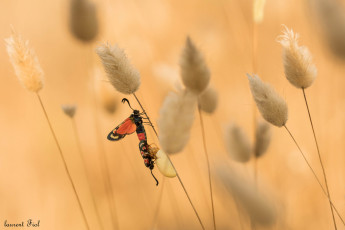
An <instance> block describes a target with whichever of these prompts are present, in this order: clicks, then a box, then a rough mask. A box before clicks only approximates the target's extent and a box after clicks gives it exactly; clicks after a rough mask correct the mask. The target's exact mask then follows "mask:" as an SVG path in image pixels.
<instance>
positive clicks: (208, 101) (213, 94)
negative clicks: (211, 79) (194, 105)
mask: <svg viewBox="0 0 345 230" xmlns="http://www.w3.org/2000/svg"><path fill="white" fill-rule="evenodd" d="M198 104H199V107H200V109H201V110H202V111H204V112H205V113H210V114H212V113H214V111H215V110H216V108H217V105H218V93H217V91H216V90H215V89H214V88H212V87H208V88H207V89H206V90H205V91H204V92H203V93H201V95H200V96H199V99H198Z"/></svg>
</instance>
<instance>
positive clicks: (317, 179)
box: [284, 125, 345, 226]
mask: <svg viewBox="0 0 345 230" xmlns="http://www.w3.org/2000/svg"><path fill="white" fill-rule="evenodd" d="M284 128H285V129H286V131H287V132H288V133H289V135H290V137H291V138H292V140H293V141H294V142H295V144H296V146H297V148H298V150H299V151H300V153H301V154H302V156H303V158H304V161H305V162H306V163H307V165H308V167H309V169H310V170H311V172H312V173H313V175H314V178H315V179H316V181H317V183H318V184H319V185H320V187H321V189H322V191H323V193H324V194H325V196H326V197H327V198H328V200H329V202H330V204H331V205H332V207H333V209H334V210H335V212H336V213H337V215H338V216H339V218H340V219H341V221H342V222H343V225H344V226H345V222H344V220H343V218H342V217H341V215H340V214H339V212H338V210H337V208H336V207H335V206H334V204H333V202H332V201H331V199H330V197H329V196H328V194H327V192H326V190H325V189H324V187H323V186H322V184H321V182H320V180H319V178H318V177H317V175H316V173H315V171H314V169H313V168H312V167H311V165H310V163H309V161H308V160H307V158H306V156H305V155H304V153H303V152H302V150H301V148H300V147H299V145H298V143H297V141H296V139H295V138H294V136H293V135H292V133H291V132H290V130H289V129H288V128H287V126H286V125H284Z"/></svg>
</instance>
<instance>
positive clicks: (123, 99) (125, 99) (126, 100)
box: [121, 98, 134, 110]
mask: <svg viewBox="0 0 345 230" xmlns="http://www.w3.org/2000/svg"><path fill="white" fill-rule="evenodd" d="M121 102H122V103H125V102H127V103H128V105H129V108H131V109H132V110H134V109H133V108H132V106H131V104H130V103H129V101H128V99H127V98H122V100H121Z"/></svg>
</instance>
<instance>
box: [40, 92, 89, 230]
mask: <svg viewBox="0 0 345 230" xmlns="http://www.w3.org/2000/svg"><path fill="white" fill-rule="evenodd" d="M36 95H37V97H38V100H39V102H40V105H41V107H42V110H43V113H44V116H45V118H46V120H47V122H48V125H49V128H50V131H51V133H52V135H53V138H54V141H55V143H56V145H57V147H58V150H59V153H60V157H61V159H62V162H63V165H64V168H65V171H66V173H67V176H68V180H69V181H70V183H71V185H72V188H73V192H74V195H75V196H76V198H77V201H78V205H79V209H80V211H81V214H82V216H83V219H84V222H85V225H86V228H87V229H88V230H89V229H90V227H89V224H88V222H87V219H86V215H85V212H84V209H83V206H82V205H81V201H80V198H79V196H78V193H77V190H76V187H75V185H74V182H73V179H72V176H71V174H70V172H69V170H68V167H67V163H66V160H65V157H64V155H63V153H62V150H61V147H60V144H59V142H58V140H57V137H56V135H55V132H54V129H53V127H52V125H51V122H50V119H49V117H48V114H47V111H46V109H45V107H44V104H43V102H42V99H41V96H40V95H39V94H38V93H36Z"/></svg>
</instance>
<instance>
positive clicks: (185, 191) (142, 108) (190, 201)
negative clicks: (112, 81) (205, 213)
mask: <svg viewBox="0 0 345 230" xmlns="http://www.w3.org/2000/svg"><path fill="white" fill-rule="evenodd" d="M132 95H133V96H134V97H135V99H136V101H137V102H138V104H139V106H140V108H141V110H142V111H143V113H144V114H145V116H146V118H147V120H148V121H149V123H150V126H151V127H152V129H153V131H154V132H155V134H156V137H157V138H158V134H157V131H156V129H155V128H154V126H153V124H152V122H151V120H150V118H149V116H148V115H147V113H146V111H145V109H144V107H143V106H142V104H141V103H140V101H139V99H138V97H137V96H136V95H135V93H133V94H132ZM167 157H168V159H169V161H170V163H171V165H172V166H173V168H174V170H175V172H176V176H177V178H178V180H179V182H180V184H181V186H182V188H183V191H184V193H185V194H186V196H187V198H188V201H189V203H190V205H191V206H192V208H193V210H194V213H195V215H196V217H197V218H198V221H199V223H200V225H201V227H202V229H204V230H205V227H204V225H203V223H202V221H201V219H200V216H199V214H198V212H197V211H196V208H195V207H194V204H193V202H192V200H191V199H190V197H189V194H188V192H187V190H186V188H185V186H184V184H183V182H182V180H181V177H180V175H179V173H178V172H177V170H176V168H175V165H174V164H173V163H172V161H171V159H170V157H169V155H168V154H167Z"/></svg>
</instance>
